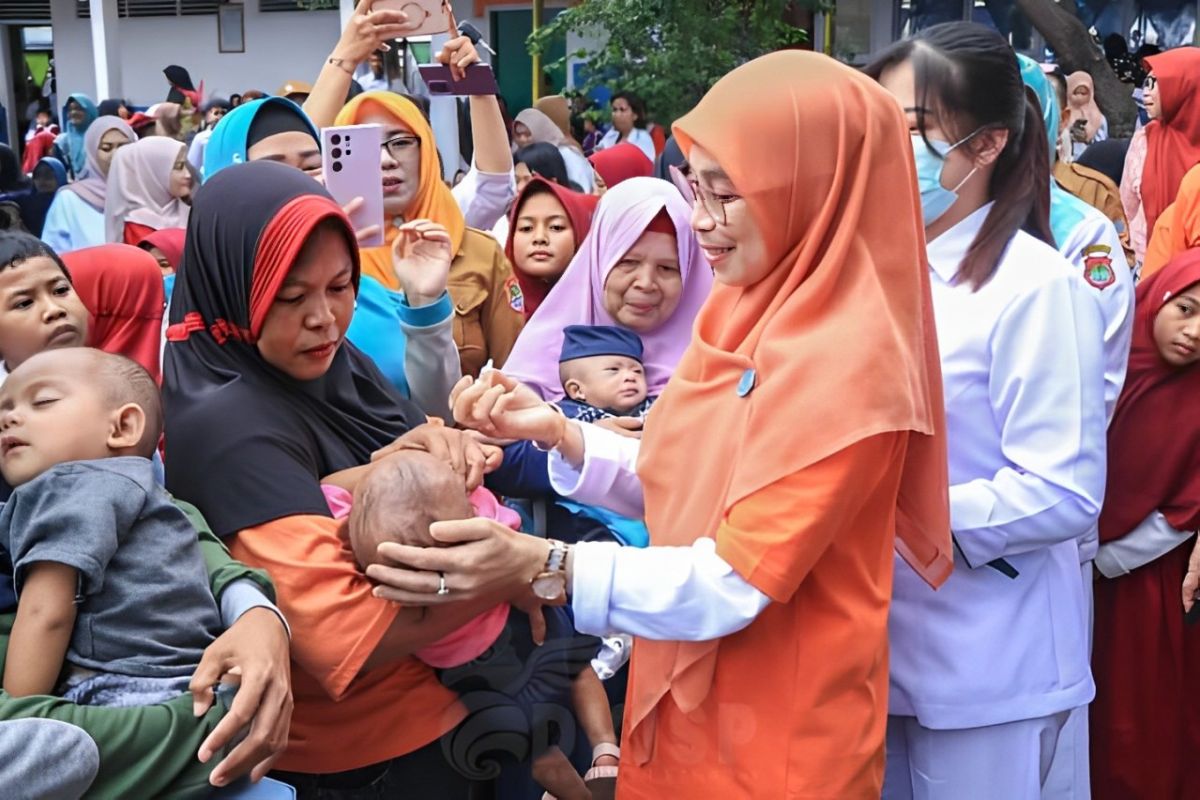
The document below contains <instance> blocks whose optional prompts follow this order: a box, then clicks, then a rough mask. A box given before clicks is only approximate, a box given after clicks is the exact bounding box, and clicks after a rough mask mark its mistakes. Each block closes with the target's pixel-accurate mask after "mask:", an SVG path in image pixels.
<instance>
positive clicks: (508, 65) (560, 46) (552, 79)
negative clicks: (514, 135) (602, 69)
mask: <svg viewBox="0 0 1200 800" xmlns="http://www.w3.org/2000/svg"><path fill="white" fill-rule="evenodd" d="M562 11H563V9H561V8H547V9H543V12H542V24H543V25H546V24H548V23H549V22H550V21H551V20H553V19H554V18H555V17H557V16H558V15H559V14H560V13H562ZM491 27H492V41H493V42H495V43H496V52H498V53H499V54H500V55H499V56H497V58H496V63H495V64H494V65H493V66H494V68H495V70H496V81H497V83H499V84H500V94H501V95H502V96H503V97H504V102H505V103H507V104H508V108H509V111H510V113H512V114H513V115H516V114H517V112H519V111H522V110H524V109H526V108H529V107H530V106H531V105H533V75H532V72H533V58H532V57H531V56H530V55H529V49H528V46H527V45H526V43H525V42H526V40H527V39H528V38H529V34H530V33H532V32H533V12H532V11H530V10H529V9H515V10H505V11H493V12H491ZM566 53H567V38H566V36H565V35H564V36H560V37H558V38H557V39H556V40H555V41H554V42H552V43H551V45H550V47H549V49H548V51H547V52H545V53H543V54H542V64H543V65H546V64H552V63H554V62H555V61H557V60H559V59H561V58H563V57H564V56H565V55H566ZM542 72H543V75H544V80H545V83H544V84H543V88H542V95H543V96H545V95H548V94H558V93H560V92H561V91H562V90H563V87H565V86H566V82H567V75H566V70H565V69H563V68H561V67H559V68H558V69H553V70H546V69H543V70H542Z"/></svg>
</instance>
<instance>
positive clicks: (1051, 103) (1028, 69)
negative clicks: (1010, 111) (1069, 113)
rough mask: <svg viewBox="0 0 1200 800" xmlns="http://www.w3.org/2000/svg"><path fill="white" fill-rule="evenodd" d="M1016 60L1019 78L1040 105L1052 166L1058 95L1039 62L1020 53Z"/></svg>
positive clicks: (1055, 156) (1055, 159)
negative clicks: (1019, 69) (1031, 91)
mask: <svg viewBox="0 0 1200 800" xmlns="http://www.w3.org/2000/svg"><path fill="white" fill-rule="evenodd" d="M1017 62H1018V63H1019V64H1020V65H1021V80H1023V81H1025V85H1026V86H1028V87H1029V88H1030V89H1033V93H1034V94H1036V95H1037V99H1038V102H1039V103H1041V105H1042V122H1043V123H1044V124H1045V125H1046V140H1047V141H1048V142H1049V144H1050V166H1054V162H1055V161H1057V160H1058V117H1059V107H1058V95H1057V94H1056V93H1055V91H1054V87H1053V86H1052V85H1051V84H1050V79H1049V78H1047V77H1046V72H1045V70H1043V69H1042V65H1041V64H1039V63H1037V62H1036V61H1034V60H1033V59H1032V58H1030V57H1029V56H1023V55H1021V54H1020V53H1017Z"/></svg>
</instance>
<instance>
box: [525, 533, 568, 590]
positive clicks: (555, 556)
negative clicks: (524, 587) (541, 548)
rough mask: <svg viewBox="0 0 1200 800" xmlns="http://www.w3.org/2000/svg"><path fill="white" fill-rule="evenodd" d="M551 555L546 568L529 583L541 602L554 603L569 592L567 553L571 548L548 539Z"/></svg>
mask: <svg viewBox="0 0 1200 800" xmlns="http://www.w3.org/2000/svg"><path fill="white" fill-rule="evenodd" d="M547 541H548V542H549V543H550V554H549V555H548V556H546V567H545V569H543V570H542V571H541V572H539V573H538V574H537V575H535V576H534V578H533V580H532V581H530V582H529V588H530V589H532V590H533V593H534V594H535V595H537V598H538V599H539V600H544V601H546V602H548V603H553V602H555V601H556V600H561V599H562V598H563V596H564V595H565V594H566V591H567V553H568V552H569V551H570V549H571V546H570V545H569V544H564V543H562V542H560V541H558V540H557V539H547Z"/></svg>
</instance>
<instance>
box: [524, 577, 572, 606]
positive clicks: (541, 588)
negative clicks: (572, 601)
mask: <svg viewBox="0 0 1200 800" xmlns="http://www.w3.org/2000/svg"><path fill="white" fill-rule="evenodd" d="M565 585H566V582H565V581H564V580H563V577H562V573H555V574H553V575H544V576H541V575H540V576H538V577H537V578H534V579H533V584H532V589H533V593H534V594H535V595H537V596H538V599H539V600H557V599H558V598H560V597H562V594H563V587H564V586H565Z"/></svg>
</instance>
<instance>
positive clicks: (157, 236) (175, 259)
mask: <svg viewBox="0 0 1200 800" xmlns="http://www.w3.org/2000/svg"><path fill="white" fill-rule="evenodd" d="M186 236H187V231H185V230H184V229H183V228H163V229H161V230H157V231H154V232H153V233H150V234H147V235H146V236H144V237H142V240H141V241H140V242H138V247H140V248H142V249H143V250H149V249H150V248H151V247H154V248H157V249H158V251H159V252H160V253H162V254H163V256H164V257H165V258H166V259H167V263H168V264H170V265H171V269H173V270H175V271H176V272H178V271H179V262H180V261H182V260H183V240H184V239H185V238H186Z"/></svg>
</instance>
